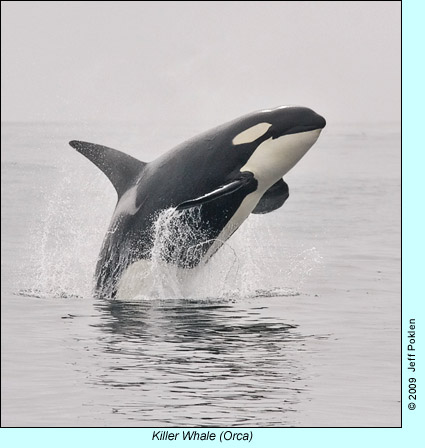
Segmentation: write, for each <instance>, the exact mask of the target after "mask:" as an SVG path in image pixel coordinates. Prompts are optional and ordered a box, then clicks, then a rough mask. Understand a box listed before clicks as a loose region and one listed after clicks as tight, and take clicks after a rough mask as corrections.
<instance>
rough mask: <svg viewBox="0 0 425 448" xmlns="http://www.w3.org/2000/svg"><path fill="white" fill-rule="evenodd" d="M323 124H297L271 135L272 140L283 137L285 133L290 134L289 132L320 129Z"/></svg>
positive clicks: (299, 132)
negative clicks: (280, 132)
mask: <svg viewBox="0 0 425 448" xmlns="http://www.w3.org/2000/svg"><path fill="white" fill-rule="evenodd" d="M324 127H325V126H318V125H314V124H306V125H297V126H294V127H293V128H290V129H288V130H287V131H285V132H284V133H282V134H281V135H279V134H277V135H275V136H272V138H273V140H274V139H276V138H280V137H283V136H285V135H291V134H302V133H303V132H310V131H321V130H322V129H323V128H324Z"/></svg>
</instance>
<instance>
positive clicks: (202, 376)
mask: <svg viewBox="0 0 425 448" xmlns="http://www.w3.org/2000/svg"><path fill="white" fill-rule="evenodd" d="M204 129H205V128H203V127H202V126H199V127H193V128H189V127H187V126H186V127H185V126H178V125H176V126H175V127H174V128H173V127H171V128H170V129H169V131H168V133H167V135H165V136H164V135H163V132H162V128H161V127H160V126H159V125H152V124H151V123H137V124H128V123H125V124H123V123H118V124H115V125H113V126H112V125H110V124H84V125H81V124H75V123H74V124H64V123H62V124H58V123H43V124H40V123H38V124H37V123H32V124H24V123H5V124H2V153H1V154H2V162H1V170H2V174H1V182H2V187H1V194H2V243H1V266H2V274H1V275H2V282H1V331H2V334H1V336H2V337H1V353H2V355H1V356H2V357H1V367H2V369H1V375H2V386H1V387H2V390H1V423H2V426H96V427H97V426H99V427H105V426H106V427H111V426H114V427H121V426H142V427H166V426H174V427H176V426H191V427H194V426H225V427H231V426H246V427H258V426H262V427H286V426H292V427H294V426H295V427H316V426H318V427H329V426H331V427H338V426H348V427H351V426H385V427H391V426H399V425H400V423H401V409H400V396H401V388H400V381H401V360H400V356H401V350H400V311H401V298H400V295H401V292H400V126H399V125H398V124H381V125H370V124H369V125H361V124H355V125H348V124H347V125H342V124H338V125H336V124H332V123H328V126H327V127H326V128H325V130H324V131H323V132H322V135H321V137H320V138H319V140H318V142H317V143H316V144H315V145H314V146H313V148H312V149H311V150H310V152H309V153H308V154H307V155H306V156H305V158H304V159H302V160H301V161H300V163H299V164H298V165H297V166H295V167H294V169H293V170H292V171H291V172H290V173H288V175H287V176H285V181H286V182H287V183H288V185H289V188H290V198H289V199H288V201H287V202H286V203H285V205H284V206H283V207H282V208H281V209H279V210H277V211H275V212H273V213H270V214H267V215H255V216H254V215H253V216H250V217H249V219H248V220H247V221H246V222H245V223H244V224H243V225H242V227H241V228H240V229H239V230H238V231H237V232H236V233H235V234H234V235H233V236H232V238H231V239H230V240H229V241H228V242H227V244H226V245H225V246H224V247H223V248H222V249H221V250H220V252H219V253H217V255H216V256H215V257H214V258H213V259H212V260H211V262H210V263H208V264H207V265H206V266H205V268H204V269H201V270H200V271H199V272H197V273H194V274H193V275H188V276H187V277H186V278H184V279H182V278H179V277H178V276H177V275H176V273H175V272H173V271H172V270H170V269H166V268H164V267H163V266H158V268H157V270H156V271H155V278H154V280H155V281H154V287H153V288H151V289H150V290H149V293H147V294H142V295H140V296H138V297H136V298H131V299H130V298H129V299H128V300H115V301H106V300H99V299H95V298H93V295H92V293H91V291H92V285H93V273H94V268H95V263H96V260H97V255H98V252H99V249H100V245H101V242H102V239H103V236H104V234H105V232H106V230H107V228H108V224H109V220H110V217H111V215H112V212H113V208H114V205H115V200H116V199H115V192H114V190H113V187H112V186H111V185H110V184H109V182H108V180H107V179H106V178H105V177H104V176H103V174H101V173H100V172H99V171H98V170H97V168H96V167H94V166H93V165H92V164H91V163H90V162H89V161H87V160H86V159H84V158H83V157H82V156H81V155H79V154H77V153H76V152H75V151H74V150H72V149H71V148H70V147H69V146H68V144H67V142H68V141H69V140H71V139H80V140H88V141H93V142H97V143H101V144H105V145H108V146H111V147H115V148H117V149H121V150H123V151H125V152H128V153H130V154H132V155H134V156H135V157H138V158H140V159H141V160H145V161H149V160H152V159H153V158H155V157H156V156H157V155H159V154H160V153H162V152H164V151H166V150H168V149H170V148H171V147H173V146H175V145H176V144H178V143H180V142H181V141H184V140H185V139H187V138H189V137H191V136H192V135H194V134H196V133H198V132H200V131H203V130H204Z"/></svg>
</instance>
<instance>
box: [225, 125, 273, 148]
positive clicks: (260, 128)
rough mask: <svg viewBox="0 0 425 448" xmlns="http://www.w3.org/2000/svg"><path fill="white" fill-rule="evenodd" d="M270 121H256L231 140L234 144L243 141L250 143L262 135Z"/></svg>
mask: <svg viewBox="0 0 425 448" xmlns="http://www.w3.org/2000/svg"><path fill="white" fill-rule="evenodd" d="M270 126H271V124H270V123H258V124H256V125H255V126H252V127H250V128H248V129H245V131H242V132H241V133H240V134H238V135H237V136H236V137H234V139H233V140H232V143H233V144H234V145H242V144H244V143H251V142H253V141H255V140H257V138H259V137H261V136H262V135H264V134H265V133H266V132H267V131H268V130H269V128H270Z"/></svg>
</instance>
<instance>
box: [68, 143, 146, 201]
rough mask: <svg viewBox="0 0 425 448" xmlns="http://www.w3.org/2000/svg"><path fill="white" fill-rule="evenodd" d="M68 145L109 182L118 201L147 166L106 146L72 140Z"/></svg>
mask: <svg viewBox="0 0 425 448" xmlns="http://www.w3.org/2000/svg"><path fill="white" fill-rule="evenodd" d="M69 144H70V145H71V146H72V147H73V148H74V149H76V150H77V151H78V152H79V153H80V154H82V155H83V156H85V157H87V158H88V159H89V160H91V161H92V162H93V163H94V164H95V165H96V166H97V167H98V168H99V169H100V170H101V171H102V172H103V173H105V175H106V176H107V177H108V179H109V180H110V181H111V183H112V185H113V186H114V188H115V190H116V191H117V193H118V199H119V198H120V197H121V196H122V195H123V194H124V193H125V192H126V191H127V190H128V187H129V186H130V185H131V183H133V181H134V179H135V178H136V176H138V175H140V172H141V171H142V170H143V168H144V167H145V166H146V165H147V164H146V163H145V162H142V161H140V160H138V159H135V158H134V157H131V156H129V155H127V154H124V153H123V152H121V151H118V150H116V149H112V148H108V147H107V146H102V145H96V144H95V143H88V142H81V141H78V140H72V141H70V142H69Z"/></svg>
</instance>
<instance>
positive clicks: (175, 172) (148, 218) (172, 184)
mask: <svg viewBox="0 0 425 448" xmlns="http://www.w3.org/2000/svg"><path fill="white" fill-rule="evenodd" d="M263 122H267V123H270V124H271V126H270V128H269V129H268V130H267V132H266V133H265V134H264V135H262V136H261V137H259V138H258V139H257V140H255V141H253V142H250V143H246V144H240V145H236V146H235V145H233V144H232V140H233V138H234V137H235V136H236V135H238V134H239V133H241V132H243V131H245V130H246V129H248V128H250V127H252V126H255V125H256V124H258V123H263ZM325 124H326V122H325V120H324V119H323V118H322V117H321V116H320V115H318V114H316V113H315V112H313V111H312V110H311V109H307V108H303V107H288V108H281V109H274V110H270V111H269V110H267V111H261V112H256V113H253V114H250V115H246V116H244V117H242V118H239V119H237V120H234V121H232V122H230V123H227V124H224V125H222V126H219V127H217V128H215V129H212V130H210V131H208V132H205V133H203V134H201V135H199V136H198V137H195V138H193V139H191V140H189V141H187V142H185V143H183V144H181V145H179V146H178V147H176V148H175V149H173V150H171V151H169V152H168V153H166V154H164V155H162V156H161V157H159V158H158V159H156V160H154V161H153V162H150V163H149V164H144V163H143V162H140V161H138V160H137V159H133V158H131V157H130V156H127V155H126V154H123V153H120V152H119V151H116V150H112V149H110V148H106V147H102V146H99V145H93V144H90V143H84V142H76V141H73V142H70V144H71V146H73V147H75V148H76V149H77V150H78V151H79V152H81V153H82V154H83V155H85V156H86V157H88V158H89V159H90V160H92V161H93V162H94V163H95V164H96V165H97V166H99V168H100V169H101V170H102V171H104V173H105V174H106V175H107V176H108V177H109V178H110V180H111V181H112V183H113V184H114V186H115V188H116V190H117V192H118V197H119V198H120V197H121V196H122V195H123V194H125V192H126V191H127V190H128V189H129V188H132V187H134V186H135V185H137V195H136V208H138V211H137V212H136V213H135V214H134V215H118V216H115V215H114V218H113V220H112V222H111V226H110V231H109V232H108V233H107V235H106V237H105V240H104V242H103V247H102V250H101V253H100V255H99V259H98V263H97V267H96V278H97V284H96V288H97V291H98V292H100V293H101V294H102V295H110V296H113V295H114V294H115V292H116V285H117V283H118V281H119V278H120V277H121V274H122V272H123V271H124V269H125V268H126V267H127V266H128V265H130V264H131V263H133V262H135V261H137V260H140V259H148V258H149V257H150V253H151V249H152V245H153V239H152V226H153V224H154V222H155V220H156V219H157V217H158V214H159V212H160V211H162V210H165V209H169V208H176V207H177V209H178V213H177V214H176V219H180V220H186V223H189V225H193V226H195V227H196V228H195V229H194V230H195V231H194V232H193V235H192V232H191V235H192V236H189V237H188V238H183V239H179V238H175V239H172V240H171V241H169V242H168V247H167V248H165V250H164V251H163V252H164V260H165V261H167V262H171V263H176V264H177V265H178V266H180V267H183V268H193V267H195V266H196V265H198V264H199V262H200V261H201V260H202V257H203V256H204V255H205V253H206V252H207V250H208V249H209V247H210V246H211V245H212V243H213V240H214V238H217V236H218V235H219V234H220V232H221V231H222V229H223V228H224V227H225V225H226V224H227V222H228V221H229V220H230V219H231V217H232V216H233V214H234V213H235V212H236V210H237V209H238V208H239V206H240V204H241V202H242V201H243V200H244V198H245V197H246V196H247V195H248V194H250V193H252V192H253V191H255V190H256V188H257V180H256V179H255V177H254V175H253V174H252V173H250V172H242V173H241V172H240V169H241V168H242V167H243V166H244V165H245V164H246V162H247V161H248V159H249V158H250V157H251V155H252V154H253V152H254V151H255V150H256V149H257V147H258V146H259V145H260V144H261V143H262V142H264V141H265V140H268V139H270V138H278V137H281V136H282V135H287V134H294V133H299V132H306V131H309V130H314V129H321V128H323V127H324V126H325ZM117 170H118V172H117ZM226 185H229V187H228V188H227V189H225V190H224V191H223V192H222V194H218V195H217V196H213V197H212V198H211V197H209V198H208V199H207V200H200V201H196V199H197V198H200V197H202V196H205V195H208V194H210V193H211V192H213V191H215V190H217V189H219V188H220V187H223V186H226ZM288 194H289V193H288V187H287V185H286V184H285V183H284V182H283V180H280V181H279V182H277V183H276V184H275V185H273V186H272V187H271V188H270V189H269V191H267V192H266V193H265V194H264V196H263V198H262V200H261V201H260V203H259V204H258V206H257V208H256V209H255V210H254V212H255V213H267V212H269V211H272V210H274V209H276V208H278V207H280V206H281V205H282V204H283V203H284V202H285V200H286V198H287V197H288ZM179 210H180V211H179ZM194 210H195V215H196V216H197V219H196V222H195V221H193V219H192V218H191V216H192V217H193V211H194ZM191 219H192V221H191ZM176 225H177V222H176ZM112 229H114V231H113V232H111V230H112Z"/></svg>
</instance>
